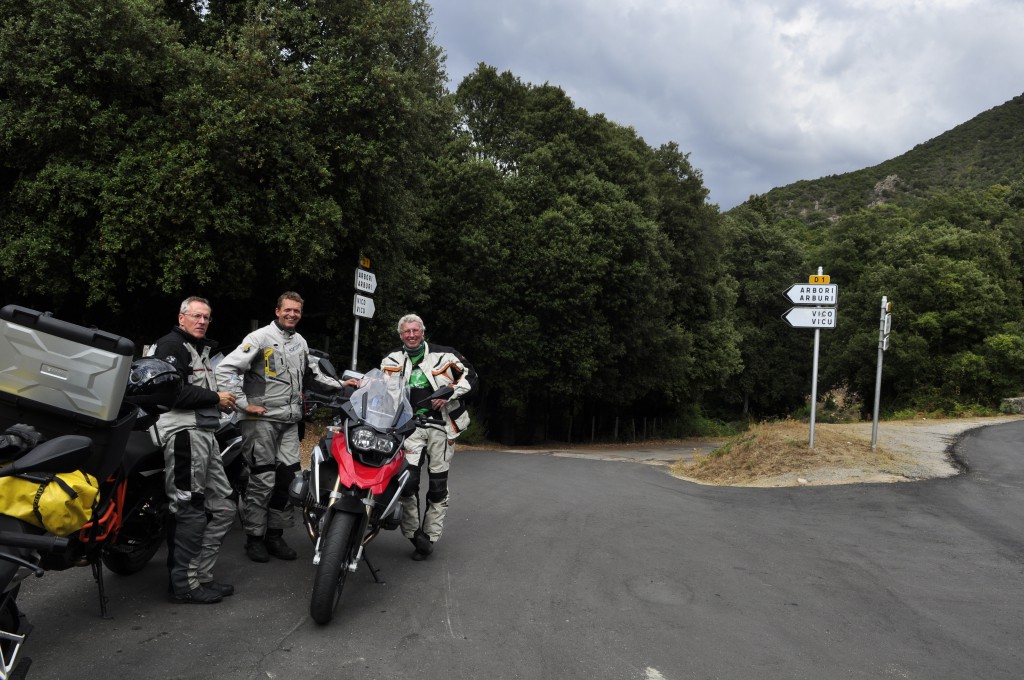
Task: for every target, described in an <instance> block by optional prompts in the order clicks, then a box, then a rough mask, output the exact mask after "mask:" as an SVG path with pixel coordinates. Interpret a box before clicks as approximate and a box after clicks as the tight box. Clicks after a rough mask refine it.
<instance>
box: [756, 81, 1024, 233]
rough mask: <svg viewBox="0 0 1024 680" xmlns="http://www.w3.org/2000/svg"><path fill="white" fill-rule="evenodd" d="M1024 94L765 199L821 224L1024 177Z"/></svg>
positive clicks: (779, 211)
mask: <svg viewBox="0 0 1024 680" xmlns="http://www.w3.org/2000/svg"><path fill="white" fill-rule="evenodd" d="M1022 149H1024V95H1021V96H1018V97H1014V98H1013V99H1011V100H1010V101H1008V102H1006V103H1005V104H1002V105H1000V106H996V107H994V108H992V109H989V110H988V111H985V112H984V113H981V114H979V115H977V116H975V117H974V118H972V119H971V120H969V121H967V122H966V123H963V124H961V125H958V126H956V127H955V128H953V129H952V130H949V131H948V132H945V133H943V134H941V135H939V136H938V137H935V138H934V139H931V140H928V141H927V142H924V143H922V144H918V145H917V146H915V147H914V148H913V149H911V150H910V151H908V152H906V153H904V154H902V155H900V156H897V157H896V158H893V159H891V160H887V161H885V162H883V163H879V164H878V165H875V166H872V167H870V168H864V169H863V170H857V171H854V172H848V173H844V174H841V175H829V176H827V177H821V178H819V179H813V180H802V181H799V182H794V183H793V184H789V185H786V186H784V187H778V188H775V189H772V190H771V191H769V192H768V193H767V194H765V195H764V198H765V199H766V200H767V203H768V205H769V206H770V207H771V209H772V210H773V211H774V213H775V214H776V215H777V216H779V217H793V218H797V219H800V220H802V221H805V222H808V223H810V224H812V225H813V224H820V223H822V222H826V221H829V220H832V219H835V218H836V216H838V215H844V214H849V213H851V212H855V211H857V210H860V209H861V208H866V207H869V206H873V205H879V204H883V203H888V204H893V205H900V206H908V205H912V204H913V203H915V202H916V201H919V200H921V199H925V198H928V197H930V196H934V195H936V194H941V193H945V192H948V191H951V190H955V189H968V190H983V189H987V188H988V187H990V186H992V185H994V184H1004V185H1009V184H1011V183H1012V182H1014V181H1016V180H1019V179H1020V178H1021V177H1022V176H1024V153H1021V150H1022Z"/></svg>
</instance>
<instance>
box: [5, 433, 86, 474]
mask: <svg viewBox="0 0 1024 680" xmlns="http://www.w3.org/2000/svg"><path fill="white" fill-rule="evenodd" d="M90 447H92V440H91V439H89V438H88V437H82V436H80V435H76V434H67V435H64V436H61V437H57V438H56V439H51V440H50V441H46V442H43V443H42V444H39V445H38V446H36V447H35V448H34V449H32V450H31V451H29V452H28V453H26V454H25V455H24V456H22V457H21V458H19V459H18V460H16V461H14V462H13V463H11V464H10V465H7V466H5V467H3V468H0V477H11V476H13V475H17V474H21V473H24V472H74V471H75V470H77V469H79V468H80V467H82V465H83V464H84V463H85V462H86V461H87V460H88V459H89V454H90Z"/></svg>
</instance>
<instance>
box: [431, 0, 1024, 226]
mask: <svg viewBox="0 0 1024 680" xmlns="http://www.w3.org/2000/svg"><path fill="white" fill-rule="evenodd" d="M432 7H433V10H434V14H433V23H434V27H435V31H436V39H437V42H438V44H439V45H440V46H441V47H442V48H444V49H445V51H446V53H447V55H448V72H449V76H450V77H451V79H452V86H453V87H455V86H457V85H458V82H459V81H460V80H461V79H462V78H463V77H464V76H465V75H466V74H467V73H469V72H470V71H472V70H473V69H474V68H475V67H476V65H477V63H479V62H485V63H487V64H490V65H491V66H494V67H496V68H498V69H499V70H502V71H504V70H508V71H511V72H512V73H513V74H515V75H516V76H518V77H519V78H520V79H522V80H524V81H526V82H532V83H538V84H539V83H544V82H549V83H551V84H553V85H557V86H559V87H562V88H563V89H564V90H565V91H566V92H567V93H568V94H569V96H570V97H572V99H573V101H574V102H575V103H576V104H577V106H581V107H583V108H585V109H587V110H588V111H589V112H591V113H603V114H605V115H606V116H607V117H608V118H610V119H612V120H614V121H616V122H619V123H621V124H623V125H631V126H633V127H634V128H635V129H636V130H637V131H638V133H639V134H640V135H642V136H643V137H644V139H645V140H646V141H647V143H648V144H651V145H652V146H657V145H659V144H662V143H664V142H667V141H675V142H678V143H679V145H680V148H681V149H682V150H683V151H688V152H691V162H692V163H693V164H694V165H695V166H696V167H697V168H699V169H700V170H701V171H702V173H703V174H704V181H705V184H706V185H707V187H708V188H709V189H710V190H711V200H712V201H714V202H716V203H719V204H720V205H722V207H723V208H728V207H732V206H733V205H735V204H736V203H739V202H741V201H743V200H744V199H746V198H747V196H748V195H750V194H752V193H763V192H765V191H767V190H769V189H771V188H772V187H775V186H781V185H784V184H788V183H790V182H793V181H796V180H798V179H814V178H816V177H820V176H823V175H827V174H836V173H842V172H847V171H850V170H856V169H859V168H862V167H866V166H869V165H874V164H876V163H879V162H881V161H883V160H886V159H888V158H892V157H894V156H897V155H899V154H901V153H903V152H904V151H907V150H908V149H910V148H912V147H913V146H914V145H916V144H919V143H921V142H924V141H927V140H928V139H930V138H932V137H934V136H936V135H938V134H941V133H942V132H944V131H946V130H948V129H950V128H952V127H954V126H956V125H958V124H960V123H962V122H964V121H966V120H968V119H970V118H972V117H973V116H975V115H977V114H979V113H981V112H982V111H985V110H987V109H989V108H991V107H993V106H996V105H998V104H1001V103H1003V102H1005V101H1007V100H1009V99H1011V98H1012V97H1014V96H1016V95H1019V94H1021V92H1024V41H1022V40H1021V39H1020V36H1021V35H1022V34H1024V3H1021V2H1019V0H834V1H829V2H825V1H824V0H822V1H820V2H809V1H806V0H772V1H758V0H558V1H557V2H556V1H554V0H520V1H519V2H516V3H494V2H493V0H435V2H433V3H432Z"/></svg>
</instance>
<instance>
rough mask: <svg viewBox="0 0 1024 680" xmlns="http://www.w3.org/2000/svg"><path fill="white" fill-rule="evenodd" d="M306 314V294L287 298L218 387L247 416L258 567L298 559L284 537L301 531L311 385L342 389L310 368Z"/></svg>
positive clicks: (246, 508)
mask: <svg viewBox="0 0 1024 680" xmlns="http://www.w3.org/2000/svg"><path fill="white" fill-rule="evenodd" d="M302 306H303V301H302V297H300V296H299V294H298V293H295V292H291V291H289V292H286V293H283V294H282V295H281V296H280V297H279V298H278V301H277V307H276V308H275V312H274V313H275V316H276V317H277V318H276V319H275V320H274V321H272V322H271V323H270V324H268V325H266V326H264V327H262V328H258V329H256V330H255V331H253V332H252V333H249V335H247V336H245V339H244V340H242V343H241V344H240V345H239V346H238V347H237V348H236V349H235V350H234V351H233V352H231V354H229V355H228V356H227V357H225V358H224V359H223V360H222V361H221V363H220V364H219V365H218V366H217V380H218V381H219V382H220V384H223V385H225V386H226V387H228V388H229V389H231V390H232V392H233V393H234V395H235V408H236V409H237V410H238V411H239V412H240V413H242V420H241V421H240V422H239V424H238V426H239V428H240V429H241V430H242V434H243V435H244V436H245V445H244V449H243V452H244V455H245V457H246V461H247V462H248V464H249V485H248V488H247V489H246V493H245V499H244V502H243V511H242V516H243V525H244V528H245V533H246V546H245V551H246V554H247V555H248V556H249V559H251V560H253V561H254V562H268V561H269V560H270V557H271V556H274V557H277V558H278V559H284V560H293V559H295V557H296V554H295V551H294V550H293V549H292V548H291V547H289V546H288V544H287V543H286V542H285V540H284V535H283V534H284V530H285V529H287V528H289V527H291V526H293V524H294V523H295V518H294V513H293V511H292V505H291V502H290V501H289V499H288V485H289V483H290V482H291V480H292V478H293V477H294V476H295V473H296V472H297V471H298V469H299V427H298V423H299V422H300V421H301V420H302V385H303V380H304V379H305V378H306V376H307V374H308V375H309V376H310V377H311V378H312V379H313V380H315V381H316V382H317V383H319V384H320V385H322V386H323V387H325V388H327V389H328V390H330V389H341V383H339V382H338V381H337V380H335V379H334V378H331V377H329V376H326V375H323V374H322V373H321V372H320V370H319V368H318V366H317V363H316V362H312V363H311V362H310V361H309V346H308V345H307V344H306V340H305V339H304V338H303V337H302V336H301V335H299V334H298V333H297V332H296V331H295V327H296V326H297V325H298V323H299V320H300V319H301V318H302Z"/></svg>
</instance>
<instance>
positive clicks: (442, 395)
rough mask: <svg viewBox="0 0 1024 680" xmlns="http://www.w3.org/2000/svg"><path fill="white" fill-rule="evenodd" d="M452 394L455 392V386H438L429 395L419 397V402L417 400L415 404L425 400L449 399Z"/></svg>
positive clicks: (423, 402) (424, 402) (425, 401)
mask: <svg viewBox="0 0 1024 680" xmlns="http://www.w3.org/2000/svg"><path fill="white" fill-rule="evenodd" d="M453 394H455V388H454V387H452V386H451V385H445V386H444V387H439V388H438V389H437V391H436V392H434V393H433V394H431V395H430V396H429V397H427V398H425V399H420V400H419V402H417V405H423V404H426V403H427V402H430V401H434V400H435V399H450V398H451V396H452V395H453Z"/></svg>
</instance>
